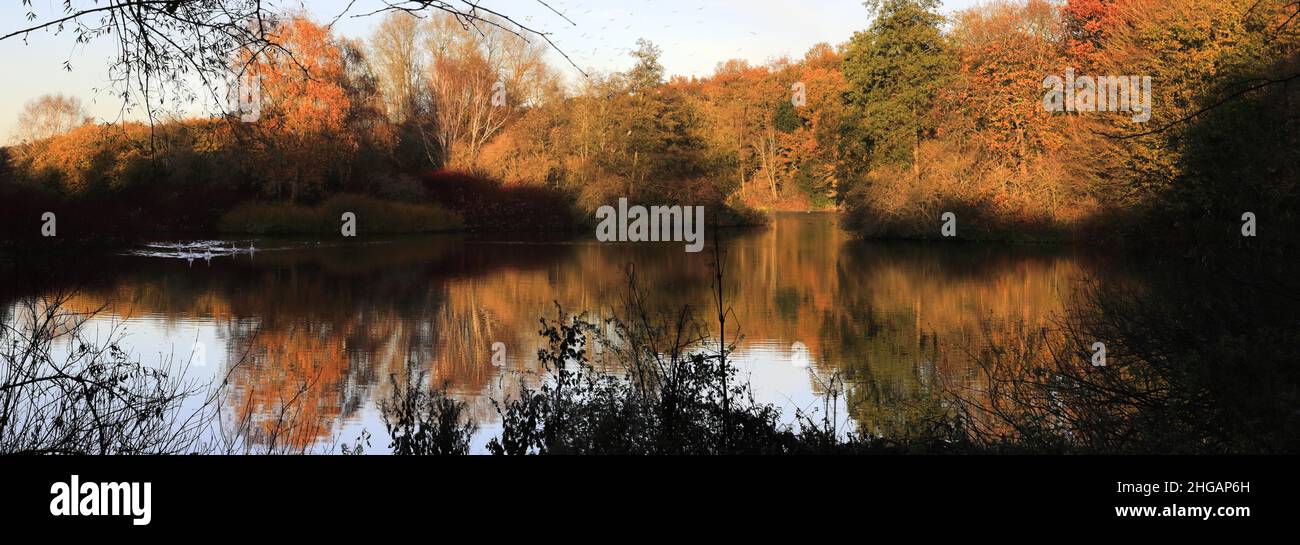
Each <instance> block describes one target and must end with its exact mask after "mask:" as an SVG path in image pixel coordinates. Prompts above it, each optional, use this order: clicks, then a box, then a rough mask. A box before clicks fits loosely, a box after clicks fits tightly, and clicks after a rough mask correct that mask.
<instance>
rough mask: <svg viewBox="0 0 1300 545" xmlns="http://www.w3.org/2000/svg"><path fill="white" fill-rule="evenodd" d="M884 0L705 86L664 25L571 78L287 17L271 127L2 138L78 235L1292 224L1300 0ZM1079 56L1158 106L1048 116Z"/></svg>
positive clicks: (387, 29)
mask: <svg viewBox="0 0 1300 545" xmlns="http://www.w3.org/2000/svg"><path fill="white" fill-rule="evenodd" d="M865 7H866V9H864V10H863V26H864V29H863V30H862V31H860V32H858V33H856V34H855V35H854V36H852V37H846V38H847V41H845V42H844V43H840V44H819V45H817V46H815V47H813V48H812V49H810V50H809V51H808V52H806V53H805V54H804V55H803V56H802V57H798V58H781V59H774V60H772V61H770V62H768V63H766V64H763V65H752V64H750V63H748V62H746V61H742V60H724V61H722V62H719V63H718V65H717V68H716V70H715V72H714V73H713V74H712V75H711V76H709V77H707V78H703V79H695V78H690V79H687V78H682V77H675V76H669V75H667V74H665V71H664V68H663V67H662V65H661V64H660V63H659V54H660V50H659V48H658V47H657V46H656V45H655V44H653V43H651V42H649V41H645V40H642V41H640V42H638V44H637V48H636V49H635V50H634V51H633V52H632V55H631V58H629V63H628V64H629V66H630V68H628V69H627V70H625V71H623V72H617V73H603V74H602V73H590V74H583V75H581V76H575V77H570V76H571V75H572V74H569V73H570V72H575V71H576V69H575V68H574V67H572V66H567V65H566V66H555V65H553V64H551V63H548V61H547V58H548V55H547V53H548V48H549V47H550V46H548V45H547V44H546V43H545V42H542V41H540V40H536V39H534V40H528V39H525V38H526V37H525V36H521V35H518V34H515V33H512V32H509V31H507V30H506V28H505V27H495V26H491V25H487V26H483V27H482V28H476V29H473V30H469V29H466V28H465V27H464V26H463V25H462V23H461V22H460V21H458V20H457V19H456V18H455V17H454V16H452V15H449V14H433V15H432V16H430V17H421V18H416V17H413V16H411V15H409V14H406V13H402V12H396V13H389V14H388V15H387V16H386V17H385V18H384V19H383V21H382V22H381V24H379V25H378V26H377V28H376V30H375V31H374V33H373V35H371V36H369V37H366V38H364V39H354V38H350V37H344V36H339V35H337V34H334V33H332V32H331V31H330V30H329V28H328V26H327V25H324V24H322V23H320V22H316V21H312V20H311V19H309V18H308V17H307V16H305V15H302V14H297V15H295V14H286V15H284V16H283V17H281V19H280V20H279V21H278V23H277V24H276V26H275V28H274V31H273V32H272V35H273V39H274V41H275V43H277V44H279V45H280V46H281V47H279V48H275V49H270V50H267V51H264V52H262V54H260V55H257V56H249V55H247V54H246V55H244V56H242V57H240V58H234V59H231V61H230V64H231V66H232V69H234V68H239V69H243V70H245V71H246V73H245V76H247V77H255V78H257V79H259V80H260V102H261V110H260V117H259V119H258V120H257V121H256V122H252V123H245V122H241V121H240V119H239V113H238V112H234V113H231V114H229V115H226V116H219V117H213V118H202V119H199V118H195V119H158V120H155V121H154V122H153V123H134V122H133V123H121V124H99V123H93V122H89V120H88V119H86V118H85V114H84V112H82V111H81V107H80V104H79V102H78V101H77V99H75V98H68V97H61V96H52V97H46V98H45V99H42V100H40V101H37V102H33V103H32V104H29V105H28V107H27V109H26V111H25V113H24V114H23V118H22V121H21V134H20V135H19V138H21V143H19V144H16V145H14V146H11V147H8V148H4V149H3V150H0V152H2V153H3V157H2V158H3V162H2V163H0V165H2V167H0V176H2V177H3V182H0V187H3V189H0V192H3V193H4V197H5V198H4V199H3V204H0V207H3V210H0V212H3V214H2V216H3V218H4V219H3V220H2V221H3V222H4V224H5V226H6V230H5V231H6V233H7V237H20V238H21V237H22V233H27V232H29V231H30V232H31V234H32V235H33V236H35V234H36V232H37V231H36V229H34V228H32V225H35V224H34V223H33V220H32V218H31V217H29V216H31V210H34V209H39V210H47V209H48V210H54V209H57V210H63V211H68V212H70V214H68V216H69V217H70V220H69V221H67V222H65V224H64V225H65V226H66V229H68V231H69V232H71V233H74V234H88V233H98V234H103V233H115V232H121V233H132V232H139V231H146V232H147V231H155V232H156V231H167V232H203V231H214V230H217V229H220V230H223V231H231V232H240V231H242V232H254V233H258V232H275V231H299V232H302V231H305V232H316V231H320V230H322V229H324V227H322V225H324V223H321V221H323V220H321V221H318V219H319V218H324V219H325V220H331V221H332V218H326V217H325V215H324V214H323V213H320V214H318V213H316V212H314V211H315V210H321V209H328V210H331V211H332V210H333V209H335V208H338V207H339V205H338V203H337V202H336V203H335V204H334V205H329V204H328V203H329V201H331V199H336V200H337V199H343V201H344V202H345V203H351V202H353V201H355V200H358V199H360V200H364V201H365V202H366V204H368V205H370V206H383V205H386V204H388V203H390V202H394V201H395V202H401V203H407V204H411V205H415V206H416V207H417V208H409V207H408V208H403V209H402V210H406V211H407V212H410V213H412V214H414V215H415V216H417V217H416V218H408V220H409V221H397V222H394V224H393V225H387V226H384V227H383V229H386V230H391V231H409V230H417V231H418V230H443V229H459V228H462V227H466V226H467V227H469V228H471V229H479V230H490V229H503V228H520V227H523V228H528V229H536V228H553V229H571V228H573V226H574V225H580V224H582V223H583V222H584V221H585V220H584V218H586V217H589V215H590V213H591V212H592V211H594V210H595V209H596V208H597V207H599V206H601V205H603V204H609V203H611V202H615V201H617V199H618V198H619V197H628V198H630V199H632V200H635V201H641V202H646V203H655V202H674V203H682V204H706V205H710V206H711V209H712V210H724V209H725V210H726V211H727V212H728V214H727V217H726V219H727V220H728V221H732V222H738V223H747V222H757V221H761V217H760V215H759V214H758V212H761V211H765V210H781V209H787V210H789V209H794V210H804V209H815V208H839V209H841V210H844V211H845V213H846V214H847V215H848V218H849V220H850V221H849V224H850V225H851V226H853V227H854V228H855V229H856V230H858V231H859V232H861V233H863V234H865V235H869V236H903V237H930V236H937V235H938V233H939V228H938V226H939V224H940V221H939V217H940V216H941V214H943V213H944V212H955V213H956V214H957V216H958V218H960V222H961V226H962V230H961V231H960V234H961V236H963V237H969V238H1015V239H1035V238H1040V237H1048V238H1060V237H1073V238H1076V239H1083V238H1088V237H1097V236H1102V237H1105V238H1119V237H1128V238H1130V239H1134V238H1136V239H1140V240H1151V239H1163V238H1179V239H1184V240H1193V239H1197V238H1198V237H1199V239H1202V240H1203V239H1205V237H1207V236H1208V237H1210V238H1215V237H1224V238H1227V237H1231V236H1235V235H1236V234H1237V230H1238V229H1239V226H1240V223H1241V219H1240V217H1241V215H1242V214H1243V213H1244V212H1247V211H1249V212H1252V213H1254V214H1256V215H1257V217H1259V218H1260V219H1261V221H1262V222H1263V223H1264V224H1266V225H1268V226H1269V227H1268V228H1267V229H1261V237H1268V236H1276V235H1278V234H1282V233H1288V232H1291V231H1293V229H1291V228H1290V227H1291V226H1293V225H1294V222H1295V218H1294V214H1293V213H1292V212H1291V210H1293V209H1294V203H1295V197H1296V180H1297V172H1296V169H1297V165H1300V160H1297V159H1300V158H1298V157H1297V149H1298V147H1297V146H1296V138H1297V134H1300V131H1297V130H1296V121H1297V117H1296V116H1297V101H1296V96H1295V95H1296V92H1297V91H1296V85H1294V81H1293V80H1294V78H1295V77H1296V75H1297V73H1298V71H1300V56H1297V49H1296V46H1297V43H1298V42H1300V34H1298V33H1297V28H1298V27H1297V25H1296V24H1295V21H1294V19H1296V13H1297V7H1296V5H1295V4H1294V3H1287V2H1285V1H1283V0H1069V1H1067V2H1052V1H1048V0H1027V1H1023V2H1021V1H1011V0H999V1H994V2H991V3H988V4H984V5H981V6H979V7H976V8H973V9H970V10H967V11H963V12H959V13H956V14H954V15H953V16H951V17H944V16H942V15H940V14H939V13H938V8H939V5H938V2H937V1H936V0H871V1H869V2H867V3H866V6H865ZM1066 68H1072V69H1073V70H1075V71H1076V72H1078V73H1079V74H1095V75H1130V74H1131V75H1145V76H1151V77H1152V79H1153V81H1154V84H1153V94H1154V96H1153V100H1152V103H1153V106H1154V107H1153V112H1152V116H1151V119H1150V120H1149V121H1147V122H1145V123H1138V122H1135V121H1133V120H1132V118H1131V116H1130V115H1128V114H1126V113H1108V112H1096V113H1091V112H1088V113H1068V112H1057V113H1053V112H1048V111H1047V110H1046V109H1045V108H1044V106H1043V96H1044V93H1045V90H1044V85H1043V81H1044V78H1045V77H1047V76H1051V75H1060V74H1062V73H1063V71H1064V70H1065V69H1066ZM573 82H577V83H573ZM796 95H797V97H798V100H794V99H795V97H796ZM418 207H427V208H424V209H420V208H418ZM439 207H440V209H439ZM448 208H450V209H451V210H450V211H447V210H446V209H448ZM92 210H93V211H96V213H92ZM83 211H84V212H85V213H82V212H83ZM393 214H397V212H393V213H392V214H388V215H393ZM267 216H272V217H294V218H297V219H295V220H292V221H290V220H284V221H281V220H268V219H267V218H266V217H267ZM456 216H460V217H456ZM467 216H469V217H467ZM507 218H510V219H511V221H508V222H507V221H505V220H506V219H507ZM519 218H528V219H530V220H531V221H528V222H520V221H518V219H519Z"/></svg>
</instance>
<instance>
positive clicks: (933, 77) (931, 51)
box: [844, 0, 953, 175]
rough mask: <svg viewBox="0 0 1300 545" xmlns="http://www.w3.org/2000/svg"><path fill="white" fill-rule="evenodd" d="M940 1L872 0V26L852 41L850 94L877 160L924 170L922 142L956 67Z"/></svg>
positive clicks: (848, 63)
mask: <svg viewBox="0 0 1300 545" xmlns="http://www.w3.org/2000/svg"><path fill="white" fill-rule="evenodd" d="M938 6H939V2H938V0H870V1H868V2H867V7H868V8H869V9H870V10H871V12H872V15H873V17H874V18H873V20H872V23H871V27H870V28H869V29H867V30H866V31H863V32H858V33H856V34H854V35H853V39H852V41H851V42H850V43H849V47H848V51H847V52H846V54H845V58H844V78H845V80H846V81H847V83H848V86H849V90H848V94H847V98H848V101H849V103H850V105H851V106H852V107H853V108H854V110H855V112H856V114H857V116H858V117H859V119H861V122H862V124H863V126H862V129H863V137H864V138H865V140H866V145H867V147H868V149H869V150H870V152H871V159H872V162H873V164H874V163H880V164H900V165H907V166H910V167H911V168H912V172H913V174H914V175H919V172H920V168H921V165H920V146H921V141H922V140H923V139H925V138H928V137H930V136H932V135H933V133H934V129H935V120H934V119H933V117H932V116H931V115H930V113H931V107H932V106H933V105H934V100H935V97H936V96H937V95H938V93H939V91H940V89H942V87H943V86H944V85H945V83H946V82H947V81H948V80H949V79H950V78H951V71H952V66H953V62H952V56H951V53H950V51H949V47H948V44H947V40H946V39H945V37H944V36H943V33H942V31H941V29H940V25H941V24H942V23H943V21H944V19H943V17H942V16H940V15H939V14H938V13H937V12H936V10H937V8H938Z"/></svg>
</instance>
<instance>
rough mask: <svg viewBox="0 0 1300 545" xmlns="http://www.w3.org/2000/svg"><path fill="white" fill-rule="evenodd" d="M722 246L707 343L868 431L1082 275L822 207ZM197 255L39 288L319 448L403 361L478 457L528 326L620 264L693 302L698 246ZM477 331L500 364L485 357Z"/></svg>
mask: <svg viewBox="0 0 1300 545" xmlns="http://www.w3.org/2000/svg"><path fill="white" fill-rule="evenodd" d="M710 238H711V237H710ZM723 241H724V248H725V250H724V252H725V254H724V259H723V261H724V263H725V270H726V272H727V279H726V281H725V284H726V286H727V297H728V301H729V304H730V305H731V306H732V307H733V310H734V318H733V320H732V321H731V322H729V323H728V336H734V335H736V334H737V330H736V329H733V327H735V328H738V330H739V331H738V333H739V334H740V335H742V336H743V337H742V339H741V341H740V343H739V350H738V352H737V353H736V354H735V356H734V360H735V361H736V362H737V363H738V365H740V366H741V369H742V373H743V374H744V375H746V376H748V377H749V378H750V379H751V380H752V383H753V388H754V392H755V394H756V397H757V398H758V400H760V401H764V402H769V403H773V404H775V405H777V406H778V407H780V408H782V409H783V411H784V412H785V413H786V415H787V417H792V416H793V413H794V412H795V411H796V410H804V411H810V410H820V409H821V408H822V406H823V404H822V402H821V400H822V398H823V397H822V396H824V395H825V394H826V389H827V385H829V384H834V383H835V382H833V381H832V378H833V377H837V378H838V379H841V380H842V381H843V383H844V384H845V386H844V387H843V395H842V396H841V397H840V398H839V399H840V400H839V402H838V404H837V409H838V414H839V417H838V418H839V419H840V421H841V422H840V423H841V425H843V426H848V427H857V426H862V427H863V428H864V429H866V430H868V431H871V432H874V433H890V432H891V430H893V429H896V427H897V426H906V424H907V422H908V421H909V420H910V419H913V418H918V417H920V415H924V414H926V412H927V411H931V410H934V406H933V404H934V403H936V402H937V401H936V396H935V394H936V393H937V392H938V391H939V390H940V389H943V388H953V387H963V385H967V384H974V383H977V382H978V380H979V369H978V366H977V365H976V364H975V363H974V358H975V357H976V356H977V355H978V354H979V353H980V351H981V350H983V349H984V348H985V347H986V346H987V345H988V342H989V340H990V339H998V338H999V337H1000V336H1009V335H1017V334H1021V332H1024V331H1033V330H1035V329H1037V328H1043V327H1050V326H1051V325H1052V324H1053V323H1054V320H1056V319H1057V318H1059V316H1060V314H1061V312H1062V311H1063V309H1064V307H1065V305H1066V304H1068V302H1069V301H1070V298H1071V297H1072V295H1073V293H1074V292H1075V291H1076V290H1077V289H1078V288H1079V287H1080V286H1081V284H1082V282H1083V281H1084V280H1085V279H1086V278H1089V277H1091V276H1093V275H1094V274H1096V272H1095V271H1096V270H1097V269H1098V268H1099V266H1097V265H1096V264H1095V260H1094V259H1091V258H1088V257H1084V256H1082V255H1078V254H1076V253H1075V252H1073V251H1071V250H1070V249H1068V248H1027V247H1014V246H1003V245H978V244H959V243H882V242H866V241H860V240H854V239H853V238H852V237H851V236H850V235H849V234H848V233H846V232H845V231H843V230H842V229H841V228H840V227H839V226H838V218H837V217H836V216H835V215H834V214H782V215H778V216H777V217H776V218H775V220H774V221H773V222H772V224H771V225H769V226H767V227H765V228H762V229H756V230H750V231H743V232H735V233H728V234H727V235H725V236H724V237H723ZM211 247H212V245H204V244H194V245H192V246H176V245H165V246H142V247H140V248H139V249H138V250H137V251H134V252H130V253H129V255H116V256H112V257H109V258H107V259H97V260H95V262H94V263H95V264H94V265H93V266H83V267H80V270H79V271H76V273H77V274H73V275H70V277H69V278H68V279H67V280H58V281H55V282H56V283H62V284H63V285H58V286H43V287H42V288H41V289H42V290H45V289H54V288H58V289H67V288H70V287H75V288H76V290H77V295H76V297H75V299H74V307H76V309H77V310H89V309H97V308H100V307H103V308H104V310H103V311H102V313H101V314H100V318H99V319H98V320H97V321H96V324H97V327H111V326H117V327H120V328H121V331H123V332H124V333H125V335H126V336H125V339H124V343H123V344H124V347H126V348H129V350H131V351H132V352H133V353H134V354H136V355H138V356H139V357H140V358H142V359H144V360H145V361H150V360H160V359H163V358H167V357H169V356H170V357H173V358H178V359H188V360H191V361H192V362H193V363H192V365H191V366H190V370H189V373H190V374H191V375H192V376H193V377H194V378H195V379H196V380H215V381H218V382H219V381H220V380H222V379H224V378H226V377H228V378H229V381H230V385H231V388H230V389H229V394H228V395H230V396H231V397H232V399H234V400H235V401H232V402H231V403H229V404H228V405H229V406H231V407H240V408H239V409H232V410H237V411H239V412H245V411H246V412H247V413H248V414H247V416H249V417H251V418H253V419H255V420H256V419H259V418H261V419H265V418H272V417H273V415H275V414H277V411H278V409H279V407H280V406H282V404H283V403H284V401H285V400H288V399H294V400H295V403H297V404H299V405H300V406H301V407H302V411H303V412H302V417H303V418H308V419H312V420H316V421H319V422H320V423H321V427H320V429H319V433H315V434H313V435H314V436H313V437H310V438H307V440H309V441H312V442H315V443H318V444H320V445H327V446H328V445H334V444H336V443H342V442H351V441H353V440H354V439H356V437H358V436H359V435H360V434H361V433H362V430H366V431H368V432H369V433H370V434H371V435H373V436H374V438H373V440H372V447H373V448H372V449H371V450H373V451H383V450H384V447H385V446H386V444H387V437H386V436H385V434H384V427H383V423H382V419H381V418H380V415H379V411H378V408H377V407H378V405H377V401H378V400H379V399H382V398H383V396H385V395H387V394H388V393H390V392H391V390H392V386H391V384H390V382H389V376H390V375H391V374H395V373H400V371H401V370H402V368H403V365H404V363H405V362H408V361H409V362H415V363H416V364H417V365H418V366H420V367H421V368H422V369H425V370H427V371H428V373H429V375H430V376H431V377H432V379H433V380H434V381H435V382H437V383H439V384H445V385H446V388H447V389H448V390H449V392H451V393H452V394H453V395H455V396H456V397H458V398H460V399H462V400H464V401H466V402H468V403H469V406H470V413H471V414H472V415H473V417H474V418H475V419H476V420H477V421H478V422H479V423H480V425H481V430H480V432H479V434H478V437H477V438H476V445H475V449H476V450H479V451H481V450H482V447H483V444H484V443H485V442H486V441H487V439H488V438H490V437H492V436H495V435H496V434H497V433H498V432H499V424H498V417H497V413H496V410H495V408H494V405H493V400H498V401H500V400H504V399H507V398H509V397H511V396H514V395H517V393H518V389H519V385H520V384H521V383H523V384H536V383H537V381H538V380H541V378H542V377H544V376H545V373H544V370H542V369H540V368H539V366H538V364H537V357H536V352H537V349H538V348H539V347H540V346H541V342H540V341H541V339H540V337H539V336H538V334H537V333H538V328H539V322H538V320H539V318H541V317H542V316H546V317H552V318H553V317H554V316H555V315H556V304H557V303H558V305H560V307H562V308H563V309H564V311H566V312H575V313H577V312H588V313H589V315H590V316H593V317H597V316H605V317H608V316H611V315H613V314H614V313H615V312H616V311H617V309H619V308H621V307H622V301H623V298H624V297H625V296H626V295H627V277H626V274H625V271H626V270H627V268H628V267H629V266H632V267H633V268H634V270H635V271H636V275H637V277H638V279H639V283H640V285H641V287H642V289H643V291H644V296H645V297H646V298H647V299H648V300H649V301H652V302H654V303H655V304H656V305H657V306H658V307H659V308H663V309H669V308H680V307H681V306H682V305H688V304H689V305H692V306H694V307H695V308H697V309H700V317H701V318H705V317H706V315H707V314H708V312H709V311H710V310H711V309H712V302H711V301H712V300H711V293H710V289H711V277H712V269H711V263H712V261H713V259H714V257H713V252H712V247H711V244H710V247H707V248H706V249H705V251H703V252H700V253H686V252H684V251H683V250H682V245H681V244H680V243H662V244H658V243H629V244H618V243H599V242H597V241H596V240H595V239H594V237H591V238H574V239H564V240H522V239H505V240H501V239H484V238H477V237H468V236H461V235H456V236H452V235H443V236H428V237H416V238H401V239H397V240H369V241H367V240H364V239H362V240H360V241H359V242H340V241H330V242H322V241H304V240H270V239H267V240H239V241H223V243H222V244H221V245H220V247H224V248H226V249H227V250H226V251H213V250H212V249H211ZM251 250H255V251H251ZM715 325H716V324H715ZM496 343H501V345H504V348H505V354H506V360H505V365H501V366H497V365H493V363H492V348H493V345H494V344H496ZM236 364H237V365H236ZM242 416H244V415H240V414H232V415H227V418H240V417H242ZM326 448H332V447H326Z"/></svg>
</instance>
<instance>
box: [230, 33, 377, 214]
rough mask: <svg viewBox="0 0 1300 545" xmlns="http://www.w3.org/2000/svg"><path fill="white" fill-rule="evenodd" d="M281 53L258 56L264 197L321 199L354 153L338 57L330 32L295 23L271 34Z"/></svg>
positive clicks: (254, 70)
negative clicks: (264, 153)
mask: <svg viewBox="0 0 1300 545" xmlns="http://www.w3.org/2000/svg"><path fill="white" fill-rule="evenodd" d="M272 38H273V39H274V40H275V41H276V43H280V44H283V47H284V50H283V51H276V52H273V53H270V54H266V55H261V56H257V57H255V58H253V59H252V61H251V62H250V63H249V64H248V72H249V74H251V75H252V76H253V77H256V78H257V79H258V81H260V82H261V83H260V89H261V95H262V99H261V101H262V107H261V114H260V117H261V119H260V120H259V122H258V127H259V129H260V130H261V131H262V132H261V134H263V136H264V141H265V142H266V144H267V149H266V151H267V153H268V156H267V162H268V167H269V168H270V172H269V173H268V176H267V177H268V179H267V183H268V188H267V190H268V192H269V193H270V194H271V195H273V196H275V197H279V198H285V199H288V200H290V201H296V200H298V199H299V198H301V197H306V196H312V195H315V194H318V193H319V192H320V191H321V190H322V189H323V188H324V185H325V184H326V182H327V181H328V179H329V178H330V177H331V176H332V175H337V174H338V173H339V169H340V167H341V162H342V161H345V160H346V159H347V158H349V157H351V154H352V152H353V151H354V150H355V147H356V140H355V134H354V133H352V132H351V131H348V130H345V129H346V128H347V121H348V113H349V112H350V111H351V109H352V101H351V99H350V98H349V94H348V90H347V73H346V71H345V68H346V64H345V60H344V55H343V50H342V48H341V47H340V46H339V43H338V42H337V41H336V40H335V39H334V38H333V37H332V36H331V35H330V31H329V29H328V28H326V27H324V26H321V25H319V24H316V23H314V22H312V21H311V20H309V19H307V18H306V17H293V18H289V19H287V20H285V21H283V22H282V23H280V24H279V25H278V26H277V27H276V28H275V29H274V31H273V32H272Z"/></svg>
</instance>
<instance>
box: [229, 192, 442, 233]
mask: <svg viewBox="0 0 1300 545" xmlns="http://www.w3.org/2000/svg"><path fill="white" fill-rule="evenodd" d="M347 212H351V213H353V214H356V219H357V233H358V234H360V233H372V234H373V233H383V234H397V233H433V232H440V231H457V230H461V229H463V228H464V222H463V221H461V218H460V216H459V215H457V214H456V213H454V212H450V211H447V210H445V209H443V208H442V207H440V206H437V205H432V204H409V203H400V202H389V201H381V200H378V199H374V198H371V197H364V196H360V195H338V196H335V197H331V198H330V199H329V200H326V201H325V202H323V203H321V204H318V205H316V206H303V205H295V204H287V203H245V204H241V205H239V206H237V207H235V209H233V210H231V211H230V212H227V213H226V214H225V215H224V216H222V217H221V220H220V221H219V222H218V224H217V229H218V230H219V231H221V232H222V233H227V234H240V235H323V234H335V233H338V232H339V229H340V228H341V226H342V224H343V221H342V217H343V214H345V213H347Z"/></svg>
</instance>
